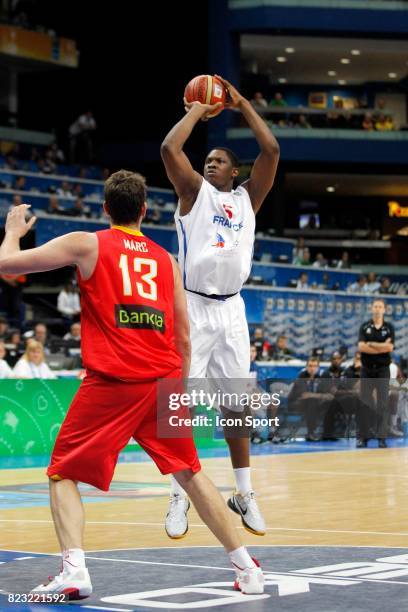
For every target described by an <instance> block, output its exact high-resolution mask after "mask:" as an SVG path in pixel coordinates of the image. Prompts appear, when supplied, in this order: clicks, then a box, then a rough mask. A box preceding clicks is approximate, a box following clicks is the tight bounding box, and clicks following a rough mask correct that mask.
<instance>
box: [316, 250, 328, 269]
mask: <svg viewBox="0 0 408 612" xmlns="http://www.w3.org/2000/svg"><path fill="white" fill-rule="evenodd" d="M312 266H313V268H327V259H325V257H324V255H323V253H318V254H317V255H316V259H315V261H314V262H313V264H312Z"/></svg>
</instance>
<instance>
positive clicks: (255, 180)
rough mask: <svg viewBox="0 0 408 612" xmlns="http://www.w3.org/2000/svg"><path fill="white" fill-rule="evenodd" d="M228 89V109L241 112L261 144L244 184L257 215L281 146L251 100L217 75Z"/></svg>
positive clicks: (273, 177)
mask: <svg viewBox="0 0 408 612" xmlns="http://www.w3.org/2000/svg"><path fill="white" fill-rule="evenodd" d="M216 76H217V77H218V78H219V79H220V80H221V81H222V83H223V84H224V86H225V88H226V89H227V92H228V96H229V101H228V102H227V103H226V104H225V107H226V108H231V109H233V108H236V109H238V110H240V111H241V113H242V114H243V116H244V117H245V119H246V121H247V123H248V125H249V127H250V128H251V130H252V131H253V133H254V136H255V138H256V140H257V142H258V144H259V147H260V149H261V152H260V153H259V155H258V157H257V158H256V160H255V163H254V165H253V167H252V171H251V174H250V177H249V179H248V180H247V181H245V182H244V183H242V185H243V187H245V189H246V190H247V191H248V193H249V197H250V198H251V202H252V208H253V209H254V212H255V213H257V212H258V210H259V209H260V208H261V206H262V203H263V201H264V199H265V198H266V196H267V195H268V192H269V191H270V189H271V188H272V185H273V182H274V180H275V174H276V169H277V167H278V162H279V144H278V141H277V140H276V138H275V136H274V135H273V134H272V132H271V130H270V128H269V127H268V125H267V124H266V122H265V121H264V120H263V118H262V117H261V116H260V115H258V113H257V112H256V110H255V109H254V107H253V106H252V105H251V103H250V102H249V100H247V99H246V98H244V97H243V96H242V95H241V94H240V93H239V92H238V91H237V89H236V88H235V87H234V86H233V85H231V83H229V82H228V81H226V80H225V79H223V78H222V77H220V76H219V75H216Z"/></svg>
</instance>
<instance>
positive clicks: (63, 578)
mask: <svg viewBox="0 0 408 612" xmlns="http://www.w3.org/2000/svg"><path fill="white" fill-rule="evenodd" d="M31 593H61V594H63V595H66V597H67V599H69V600H73V599H85V597H89V596H90V595H91V594H92V584H91V579H90V577H89V572H88V570H87V569H86V567H81V568H78V569H76V570H75V572H69V573H68V572H60V573H59V574H58V576H48V582H45V583H44V584H39V585H38V586H37V587H36V588H35V589H33V590H32V591H31Z"/></svg>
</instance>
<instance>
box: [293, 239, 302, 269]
mask: <svg viewBox="0 0 408 612" xmlns="http://www.w3.org/2000/svg"><path fill="white" fill-rule="evenodd" d="M304 250H305V239H304V238H303V236H300V237H299V238H298V239H297V243H296V246H295V247H294V249H293V251H292V263H294V264H295V265H300V262H301V261H302V260H303V251H304Z"/></svg>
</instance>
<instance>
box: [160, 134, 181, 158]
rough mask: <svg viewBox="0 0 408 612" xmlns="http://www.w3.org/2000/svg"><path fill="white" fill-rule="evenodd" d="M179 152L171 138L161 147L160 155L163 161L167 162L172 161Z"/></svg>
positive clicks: (165, 140)
mask: <svg viewBox="0 0 408 612" xmlns="http://www.w3.org/2000/svg"><path fill="white" fill-rule="evenodd" d="M176 151H177V148H176V146H175V144H174V143H173V142H172V141H171V139H170V138H167V137H166V138H165V139H164V140H163V142H162V143H161V146H160V155H161V158H162V160H163V161H164V162H165V161H166V160H168V159H171V158H172V157H173V156H174V155H175V153H176Z"/></svg>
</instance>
